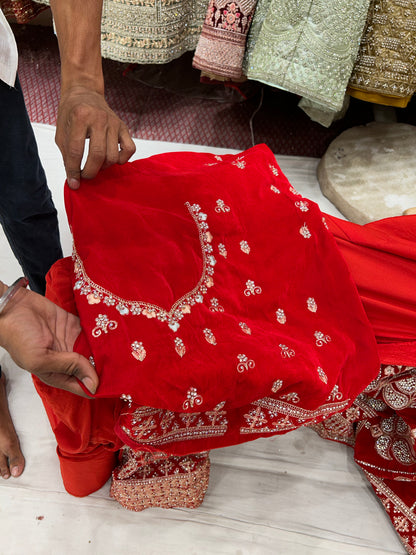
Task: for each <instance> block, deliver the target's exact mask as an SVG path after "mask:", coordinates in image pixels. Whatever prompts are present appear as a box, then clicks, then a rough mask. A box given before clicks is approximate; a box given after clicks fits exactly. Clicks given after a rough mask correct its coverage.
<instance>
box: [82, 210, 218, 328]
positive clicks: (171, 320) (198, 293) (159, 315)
mask: <svg viewBox="0 0 416 555" xmlns="http://www.w3.org/2000/svg"><path fill="white" fill-rule="evenodd" d="M185 206H186V207H187V209H188V211H189V213H190V214H191V216H192V218H193V220H194V222H195V224H196V226H197V229H198V233H199V239H200V244H201V251H202V260H203V268H202V275H201V278H200V280H199V282H198V284H197V285H196V287H195V288H194V289H193V290H192V291H190V292H189V293H187V294H185V295H184V296H183V297H181V298H180V299H179V300H177V301H176V302H175V303H174V304H173V306H172V307H171V308H170V310H165V309H163V308H161V307H159V306H157V305H153V304H150V303H145V302H142V301H131V300H126V299H122V298H121V297H118V296H117V295H114V294H113V293H111V292H110V291H107V290H106V289H104V288H103V287H101V286H100V285H98V284H96V283H95V282H93V281H92V280H91V279H90V278H89V277H88V275H87V273H86V271H85V268H84V265H83V263H82V260H81V258H80V257H79V255H78V253H77V251H76V248H75V245H74V247H73V259H74V272H75V277H76V281H75V285H74V290H75V291H79V293H80V295H86V296H87V302H90V301H91V299H94V301H93V302H94V304H98V303H100V302H101V301H102V302H103V303H104V304H106V305H107V306H109V307H110V306H115V308H116V310H117V311H118V312H119V313H120V314H121V315H122V316H127V315H128V314H132V315H143V316H146V317H147V318H156V319H157V320H159V321H160V322H166V324H167V325H168V326H169V328H170V329H171V330H172V331H173V332H176V331H177V330H178V328H179V326H180V323H179V321H180V320H181V319H182V318H183V316H184V315H185V314H189V313H190V311H191V307H192V306H193V305H195V304H197V303H202V302H203V300H204V295H205V294H206V292H207V289H208V288H209V287H212V285H213V284H214V280H213V275H214V266H215V264H216V259H215V257H214V256H213V254H212V246H211V244H210V243H211V241H212V235H211V233H210V232H209V228H208V224H207V222H206V220H207V215H206V214H205V213H204V212H202V211H201V207H200V206H199V205H198V204H192V205H191V204H190V203H188V202H186V203H185ZM100 326H101V324H100V325H98V324H97V328H94V330H95V332H93V335H94V333H97V334H98V335H94V337H98V336H99V335H100V333H98V332H99V330H100V329H101V330H102V331H104V328H101V327H100ZM116 327H117V326H116ZM108 329H114V328H113V327H108ZM104 333H107V332H106V331H105V332H104Z"/></svg>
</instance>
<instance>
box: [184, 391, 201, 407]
mask: <svg viewBox="0 0 416 555" xmlns="http://www.w3.org/2000/svg"><path fill="white" fill-rule="evenodd" d="M202 403H203V398H202V397H201V395H199V394H198V391H197V389H196V387H190V388H189V389H188V392H187V394H186V399H185V401H184V402H183V405H182V407H183V410H188V409H190V408H191V409H193V408H194V405H197V406H198V405H202Z"/></svg>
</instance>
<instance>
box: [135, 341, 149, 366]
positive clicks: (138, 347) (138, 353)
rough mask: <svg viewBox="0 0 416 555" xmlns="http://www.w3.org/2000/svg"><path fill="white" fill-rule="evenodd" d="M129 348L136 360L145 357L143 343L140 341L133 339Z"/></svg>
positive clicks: (141, 359)
mask: <svg viewBox="0 0 416 555" xmlns="http://www.w3.org/2000/svg"><path fill="white" fill-rule="evenodd" d="M131 348H132V351H131V354H132V355H133V356H134V358H135V359H136V360H139V361H140V362H142V361H143V360H144V359H145V358H146V349H145V348H144V347H143V343H142V342H141V341H134V342H133V343H132V344H131Z"/></svg>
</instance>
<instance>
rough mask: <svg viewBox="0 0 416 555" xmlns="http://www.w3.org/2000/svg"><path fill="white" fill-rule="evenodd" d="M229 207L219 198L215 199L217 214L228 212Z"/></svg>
mask: <svg viewBox="0 0 416 555" xmlns="http://www.w3.org/2000/svg"><path fill="white" fill-rule="evenodd" d="M230 210H231V209H230V207H229V206H227V205H226V204H225V202H224V201H223V200H221V199H218V200H217V206H216V207H215V212H217V213H218V214H219V213H220V212H230Z"/></svg>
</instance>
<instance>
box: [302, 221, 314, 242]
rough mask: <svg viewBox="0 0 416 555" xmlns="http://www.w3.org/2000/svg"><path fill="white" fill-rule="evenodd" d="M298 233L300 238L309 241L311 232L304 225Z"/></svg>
mask: <svg viewBox="0 0 416 555" xmlns="http://www.w3.org/2000/svg"><path fill="white" fill-rule="evenodd" d="M299 233H300V234H301V235H302V237H304V238H305V239H310V238H311V237H312V234H311V232H310V231H309V228H308V226H307V225H306V224H303V226H302V227H301V228H300V229H299Z"/></svg>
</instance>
